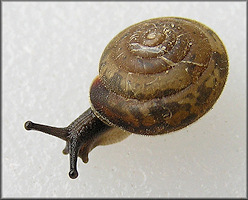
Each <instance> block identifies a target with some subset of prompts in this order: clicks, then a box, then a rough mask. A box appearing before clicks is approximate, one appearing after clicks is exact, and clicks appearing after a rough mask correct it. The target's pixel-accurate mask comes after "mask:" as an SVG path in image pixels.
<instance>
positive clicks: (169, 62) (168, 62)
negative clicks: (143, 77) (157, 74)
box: [159, 56, 176, 67]
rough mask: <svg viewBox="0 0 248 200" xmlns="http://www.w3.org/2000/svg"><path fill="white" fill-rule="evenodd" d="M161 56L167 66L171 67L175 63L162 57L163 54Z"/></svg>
mask: <svg viewBox="0 0 248 200" xmlns="http://www.w3.org/2000/svg"><path fill="white" fill-rule="evenodd" d="M159 58H161V59H162V60H163V61H165V62H166V63H167V64H168V65H169V66H171V67H173V66H175V65H176V63H174V62H173V61H171V60H169V59H168V58H166V57H164V56H161V57H159Z"/></svg>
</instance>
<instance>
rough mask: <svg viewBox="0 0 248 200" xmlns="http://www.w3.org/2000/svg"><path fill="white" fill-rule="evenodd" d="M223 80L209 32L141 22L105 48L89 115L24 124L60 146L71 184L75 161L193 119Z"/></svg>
mask: <svg viewBox="0 0 248 200" xmlns="http://www.w3.org/2000/svg"><path fill="white" fill-rule="evenodd" d="M227 75H228V57H227V53H226V50H225V47H224V45H223V43H222V42H221V40H220V39H219V37H218V36H217V35H216V34H215V33H214V32H213V31H212V30H210V29H209V28H208V27H206V26H205V25H203V24H201V23H199V22H197V21H194V20H190V19H184V18H177V17H161V18H155V19H150V20H146V21H143V22H140V23H137V24H134V25H132V26H130V27H128V28H126V29H125V30H123V31H122V32H120V33H119V34H118V35H117V36H115V37H114V38H113V39H112V40H111V41H110V43H109V44H108V45H107V47H106V48H105V50H104V52H103V54H102V56H101V60H100V64H99V75H98V76H97V77H96V78H95V80H94V81H93V83H92V85H91V88H90V102H91V107H90V108H89V109H88V110H86V111H85V112H84V113H83V114H82V115H80V116H79V117H78V118H77V119H76V120H75V121H73V122H72V123H71V124H70V125H69V126H67V127H65V128H56V127H51V126H46V125H41V124H36V123H33V122H31V121H27V122H26V123H25V125H24V126H25V128H26V129H27V130H37V131H41V132H44V133H47V134H50V135H53V136H56V137H59V138H61V139H63V140H65V141H66V147H65V149H64V150H63V153H64V154H68V153H69V155H70V172H69V176H70V178H72V179H74V178H76V177H77V176H78V172H77V157H80V158H81V159H82V160H83V162H84V163H87V162H88V153H89V152H90V151H91V150H92V149H93V148H95V147H96V146H98V145H106V144H112V143H115V142H117V141H121V140H123V139H125V138H126V137H128V136H129V135H130V134H131V133H134V134H141V135H158V134H165V133H169V132H172V131H176V130H178V129H181V128H184V127H186V126H188V125H189V124H191V123H193V122H194V121H196V120H197V119H199V118H200V117H201V116H203V115H204V114H205V113H206V112H207V111H209V110H210V108H212V106H213V105H214V103H215V102H216V101H217V99H218V97H219V96H220V94H221V92H222V90H223V87H224V85H225V82H226V79H227Z"/></svg>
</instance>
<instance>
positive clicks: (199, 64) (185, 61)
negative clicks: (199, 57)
mask: <svg viewBox="0 0 248 200" xmlns="http://www.w3.org/2000/svg"><path fill="white" fill-rule="evenodd" d="M181 62H182V63H188V64H193V65H197V66H200V67H204V66H205V65H204V64H203V63H196V62H191V61H187V60H183V61H181Z"/></svg>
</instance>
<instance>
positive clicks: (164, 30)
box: [90, 17, 228, 135]
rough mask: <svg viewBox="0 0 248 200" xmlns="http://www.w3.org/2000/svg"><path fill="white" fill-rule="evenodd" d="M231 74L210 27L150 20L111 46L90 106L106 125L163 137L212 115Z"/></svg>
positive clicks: (128, 30) (186, 21)
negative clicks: (208, 113)
mask: <svg viewBox="0 0 248 200" xmlns="http://www.w3.org/2000/svg"><path fill="white" fill-rule="evenodd" d="M227 75H228V57H227V53H226V50H225V47H224V45H223V43H222V42H221V40H220V39H219V37H218V36H217V35H216V34H215V33H214V32H213V31H212V30H210V29H209V28H208V27H206V26H205V25H203V24H201V23H199V22H197V21H193V20H190V19H184V18H174V17H163V18H155V19H150V20H146V21H143V22H140V23H138V24H135V25H132V26H130V27H128V28H126V29H125V30H123V31H122V32H120V33H119V34H118V35H117V36H116V37H114V38H113V39H112V40H111V41H110V43H109V44H108V45H107V47H106V48H105V50H104V52H103V54H102V57H101V60H100V64H99V76H97V77H96V79H95V80H94V81H93V83H92V86H91V89H90V101H91V103H92V105H91V107H92V109H93V111H94V113H95V114H96V115H97V116H98V117H99V118H100V119H101V120H102V121H104V122H105V123H107V124H108V125H111V126H117V127H120V128H121V129H124V130H126V131H129V132H131V133H136V134H144V135H157V134H164V133H168V132H171V131H175V130H178V129H181V128H183V127H185V126H187V125H189V124H191V123H192V122H194V121H196V120H197V119H199V118H200V117H201V116H202V115H204V114H205V113H206V112H207V111H209V110H210V109H211V108H212V106H213V104H214V103H215V102H216V100H217V99H218V97H219V95H220V94H221V92H222V90H223V87H224V85H225V82H226V79H227Z"/></svg>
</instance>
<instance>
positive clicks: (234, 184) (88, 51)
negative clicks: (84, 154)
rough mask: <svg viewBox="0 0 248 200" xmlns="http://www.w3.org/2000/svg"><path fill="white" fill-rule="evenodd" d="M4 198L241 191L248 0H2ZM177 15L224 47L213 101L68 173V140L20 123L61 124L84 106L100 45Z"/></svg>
mask: <svg viewBox="0 0 248 200" xmlns="http://www.w3.org/2000/svg"><path fill="white" fill-rule="evenodd" d="M2 5H3V10H2V11H3V13H2V16H3V26H2V27H3V32H2V33H3V35H2V36H3V61H2V78H3V80H2V84H3V86H2V91H3V103H2V108H3V111H2V119H3V121H2V122H3V123H2V145H3V148H2V150H3V151H2V161H3V162H2V163H3V168H2V174H3V177H2V178H3V181H2V195H3V197H244V196H245V195H246V189H245V188H246V179H245V177H246V171H245V168H246V162H245V156H246V148H245V145H246V142H245V141H246V125H245V123H246V104H245V100H246V94H245V91H246V87H245V83H246V50H245V47H246V44H247V41H246V40H245V38H246V37H245V35H246V27H245V26H246V10H245V7H246V4H245V2H211V3H210V2H203V3H201V2H3V4H2ZM161 16H181V17H186V18H191V19H195V20H198V21H200V22H202V23H204V24H206V25H207V26H209V27H210V28H211V29H213V30H214V31H215V32H216V33H217V34H218V35H219V36H220V38H221V39H222V41H223V42H224V44H225V46H226V49H227V51H228V55H229V61H230V71H229V76H228V81H227V84H226V86H225V88H224V91H223V93H222V95H221V97H220V98H219V100H218V102H217V103H216V104H215V105H214V107H213V109H212V110H211V111H210V112H209V113H207V114H206V115H205V116H204V117H202V118H201V119H200V120H199V121H197V122H196V123H194V124H192V125H190V126H189V127H187V128H184V129H182V130H180V131H177V132H175V133H173V134H169V135H162V136H156V137H144V136H139V135H131V136H129V137H128V138H127V139H126V140H124V141H122V142H120V143H117V144H114V145H109V146H103V147H102V146H101V147H97V148H96V149H94V150H93V151H92V152H91V153H90V155H89V159H90V160H89V163H88V164H86V165H85V164H84V163H82V162H81V160H79V163H78V171H79V177H78V178H77V179H76V180H71V179H70V178H69V177H68V170H69V159H68V156H65V155H63V154H62V153H61V151H62V149H63V148H64V145H65V142H64V141H62V140H59V139H57V138H55V137H51V136H48V135H45V134H42V133H38V132H35V131H30V132H28V131H25V130H24V128H23V124H24V122H25V121H26V120H29V119H31V120H33V121H35V122H40V123H45V124H50V125H56V126H66V125H68V124H69V123H70V122H71V121H73V120H74V119H75V118H76V117H77V116H78V115H80V114H81V113H82V112H83V111H84V110H86V109H87V108H88V107H89V99H88V98H89V95H88V93H89V87H90V85H91V82H92V80H93V79H94V77H95V76H96V75H97V74H98V62H99V59H100V56H101V53H102V51H103V49H104V47H105V46H106V45H107V44H108V42H109V41H110V40H111V39H112V38H113V37H114V36H115V35H116V34H117V33H119V32H120V31H121V30H123V29H124V28H126V27H128V26H130V25H132V24H134V23H137V22H140V21H143V20H145V19H149V18H154V17H161Z"/></svg>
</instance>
